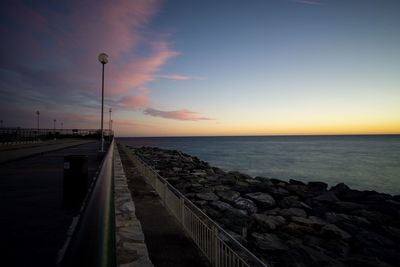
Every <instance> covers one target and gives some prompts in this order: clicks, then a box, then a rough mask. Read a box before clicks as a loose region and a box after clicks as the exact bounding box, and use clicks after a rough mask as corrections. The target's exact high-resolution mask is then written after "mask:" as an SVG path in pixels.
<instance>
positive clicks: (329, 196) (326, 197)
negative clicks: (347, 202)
mask: <svg viewBox="0 0 400 267" xmlns="http://www.w3.org/2000/svg"><path fill="white" fill-rule="evenodd" d="M313 200H314V201H321V202H326V203H335V202H338V201H339V199H338V198H337V197H336V195H335V193H333V192H327V193H324V194H322V195H319V196H317V197H314V198H313Z"/></svg>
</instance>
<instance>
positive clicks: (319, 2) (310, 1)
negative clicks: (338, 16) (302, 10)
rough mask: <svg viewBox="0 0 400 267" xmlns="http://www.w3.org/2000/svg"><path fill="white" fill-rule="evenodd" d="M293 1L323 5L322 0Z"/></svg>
mask: <svg viewBox="0 0 400 267" xmlns="http://www.w3.org/2000/svg"><path fill="white" fill-rule="evenodd" d="M292 1H293V2H296V3H299V4H305V5H322V2H321V1H318V0H292Z"/></svg>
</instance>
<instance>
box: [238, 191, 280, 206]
mask: <svg viewBox="0 0 400 267" xmlns="http://www.w3.org/2000/svg"><path fill="white" fill-rule="evenodd" d="M245 196H246V197H248V198H250V199H251V200H253V201H254V202H255V203H256V204H257V205H259V206H260V207H261V208H272V207H274V206H275V199H274V198H273V197H272V196H271V195H269V194H267V193H262V192H256V193H249V194H246V195H245Z"/></svg>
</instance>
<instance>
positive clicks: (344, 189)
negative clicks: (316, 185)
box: [329, 183, 350, 195]
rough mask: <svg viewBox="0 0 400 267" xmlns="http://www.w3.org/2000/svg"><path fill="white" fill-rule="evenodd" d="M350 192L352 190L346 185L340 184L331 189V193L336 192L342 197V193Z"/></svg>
mask: <svg viewBox="0 0 400 267" xmlns="http://www.w3.org/2000/svg"><path fill="white" fill-rule="evenodd" d="M349 190H350V188H349V187H348V186H347V185H345V184H344V183H339V184H337V185H335V186H333V187H331V189H329V191H331V192H334V193H336V194H339V195H341V194H342V193H345V192H347V191H349Z"/></svg>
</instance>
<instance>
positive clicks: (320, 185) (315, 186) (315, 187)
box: [307, 182, 328, 195]
mask: <svg viewBox="0 0 400 267" xmlns="http://www.w3.org/2000/svg"><path fill="white" fill-rule="evenodd" d="M307 187H308V191H310V192H312V193H315V194H317V195H318V194H319V195H320V194H323V193H325V192H326V189H327V188H328V184H327V183H324V182H308V184H307Z"/></svg>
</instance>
